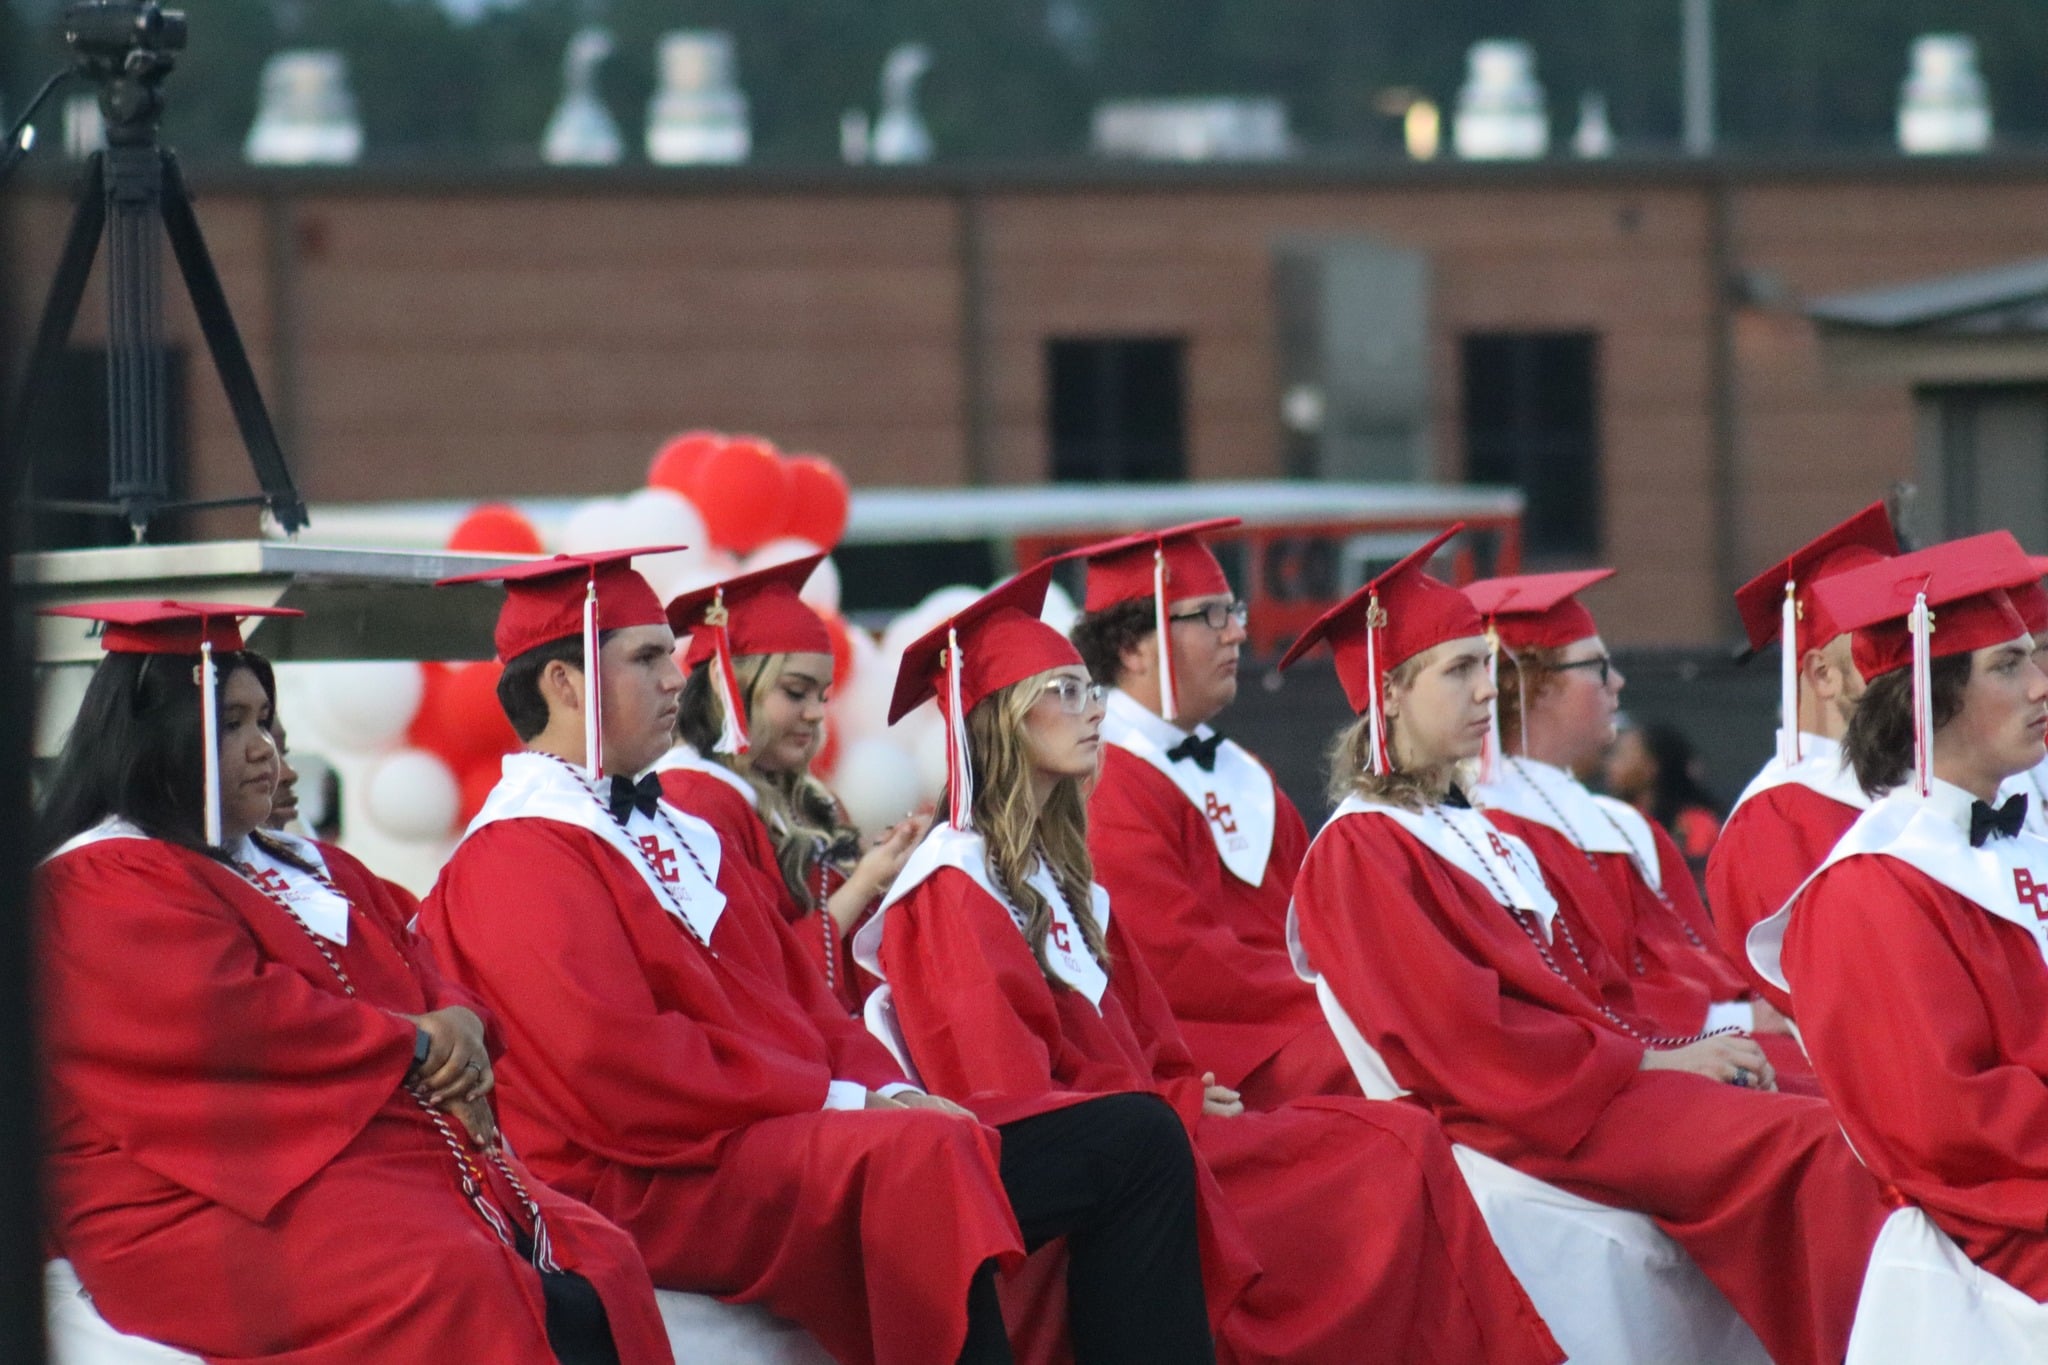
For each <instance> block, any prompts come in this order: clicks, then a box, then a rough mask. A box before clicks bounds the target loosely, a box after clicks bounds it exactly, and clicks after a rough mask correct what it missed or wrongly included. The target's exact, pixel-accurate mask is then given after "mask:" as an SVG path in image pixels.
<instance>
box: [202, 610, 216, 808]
mask: <svg viewBox="0 0 2048 1365" xmlns="http://www.w3.org/2000/svg"><path fill="white" fill-rule="evenodd" d="M199 631H200V641H199V747H200V749H201V750H202V751H203V752H204V758H203V760H202V761H201V763H200V769H201V771H202V772H204V773H205V783H204V785H205V799H206V813H205V816H204V819H205V822H206V842H207V843H208V844H211V845H212V846H213V847H215V848H219V847H220V841H221V815H220V714H219V690H218V684H217V683H216V682H215V680H214V676H213V641H211V640H208V639H206V638H205V634H206V621H205V619H204V618H201V620H200V622H199Z"/></svg>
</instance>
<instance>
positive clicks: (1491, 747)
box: [1479, 624, 1528, 785]
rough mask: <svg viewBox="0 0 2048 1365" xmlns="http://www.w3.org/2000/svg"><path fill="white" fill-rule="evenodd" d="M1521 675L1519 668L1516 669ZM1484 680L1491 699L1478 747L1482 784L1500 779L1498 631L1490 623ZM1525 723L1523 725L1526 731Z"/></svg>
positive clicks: (1487, 706)
mask: <svg viewBox="0 0 2048 1365" xmlns="http://www.w3.org/2000/svg"><path fill="white" fill-rule="evenodd" d="M1516 676H1517V678H1519V677H1520V676H1521V670H1519V669H1517V670H1516ZM1486 681H1487V685H1488V686H1490V687H1491V688H1492V689H1493V700H1492V701H1490V702H1488V703H1487V704H1486V742H1485V744H1483V745H1481V746H1480V749H1479V781H1480V783H1481V784H1482V785H1484V784H1486V783H1489V782H1498V781H1500V772H1501V752H1500V632H1499V631H1498V630H1495V629H1494V628H1493V626H1492V625H1491V624H1488V626H1487V627H1486ZM1527 728H1528V727H1527V723H1526V722H1525V723H1524V725H1523V729H1524V732H1525V733H1526V731H1527Z"/></svg>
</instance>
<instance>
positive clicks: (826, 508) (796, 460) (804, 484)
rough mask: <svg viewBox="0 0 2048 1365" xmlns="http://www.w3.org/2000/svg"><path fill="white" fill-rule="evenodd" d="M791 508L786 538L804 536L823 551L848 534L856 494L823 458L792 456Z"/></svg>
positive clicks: (831, 547) (785, 533) (834, 467)
mask: <svg viewBox="0 0 2048 1365" xmlns="http://www.w3.org/2000/svg"><path fill="white" fill-rule="evenodd" d="M788 464H789V485H790V509H789V525H788V526H786V527H784V528H783V532H782V534H784V535H786V536H800V537H802V538H803V539H805V540H808V541H809V542H811V544H813V545H815V546H817V547H818V548H819V549H821V550H830V549H833V548H834V547H836V546H837V545H838V544H839V538H840V537H841V536H843V535H845V534H846V507H847V502H848V500H849V499H850V498H851V496H852V493H851V492H850V490H849V489H848V487H847V483H846V475H844V474H842V473H840V472H839V466H838V465H836V464H834V463H832V462H831V461H830V460H828V459H826V458H825V457H824V456H823V455H792V456H790V457H789V460H788Z"/></svg>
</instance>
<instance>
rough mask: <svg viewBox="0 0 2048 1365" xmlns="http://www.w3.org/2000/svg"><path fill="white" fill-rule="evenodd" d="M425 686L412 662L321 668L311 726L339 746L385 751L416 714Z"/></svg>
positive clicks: (316, 676)
mask: <svg viewBox="0 0 2048 1365" xmlns="http://www.w3.org/2000/svg"><path fill="white" fill-rule="evenodd" d="M426 685H427V684H426V675H425V674H424V673H423V672H422V671H421V669H420V666H419V665H418V664H416V663H406V662H392V663H325V664H321V665H320V666H319V668H318V670H317V671H316V673H315V677H314V681H313V702H314V706H315V709H316V711H317V712H318V715H317V717H316V718H315V723H314V728H315V729H317V730H318V731H319V732H320V734H321V735H322V736H324V737H325V738H327V739H329V740H331V741H332V742H333V743H334V744H336V745H337V746H340V747H342V748H346V749H352V750H355V751H357V752H363V753H372V752H375V751H377V750H379V749H384V748H388V747H390V746H391V745H392V744H395V743H396V742H397V741H398V738H399V737H400V736H401V735H403V734H404V733H405V727H406V726H408V725H410V724H412V718H413V717H414V716H415V715H417V714H418V713H419V709H420V697H421V696H422V695H423V694H424V693H425V691H426ZM286 723H287V724H289V723H290V722H289V720H288V721H287V722H286Z"/></svg>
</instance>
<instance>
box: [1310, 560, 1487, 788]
mask: <svg viewBox="0 0 2048 1365" xmlns="http://www.w3.org/2000/svg"><path fill="white" fill-rule="evenodd" d="M1464 529H1465V523H1464V522H1462V521H1461V522H1459V523H1457V524H1456V525H1455V526H1452V527H1450V528H1449V529H1447V530H1445V531H1443V532H1441V533H1440V534H1438V535H1437V536H1436V537H1434V538H1433V539H1431V540H1430V541H1429V542H1428V543H1427V544H1425V545H1423V546H1422V547H1421V548H1420V549H1417V550H1416V551H1414V552H1413V553H1412V554H1409V555H1407V556H1406V557H1404V558H1403V559H1402V560H1401V561H1400V562H1399V563H1397V564H1395V565H1394V566H1393V567H1392V568H1390V569H1388V570H1387V571H1386V572H1385V573H1383V574H1381V575H1380V576H1379V577H1377V578H1375V579H1373V580H1372V581H1371V582H1370V583H1367V584H1366V585H1365V586H1364V587H1362V588H1360V589H1359V590H1358V591H1357V592H1354V593H1352V594H1351V595H1350V596H1349V597H1347V598H1345V599H1344V600H1343V601H1342V602H1339V603H1338V604H1337V605H1336V606H1334V607H1332V608H1330V609H1329V610H1328V611H1326V612H1324V613H1323V614H1322V615H1321V616H1319V617H1317V618H1316V619H1315V621H1314V622H1313V623H1311V624H1310V626H1309V628H1308V629H1307V630H1305V631H1303V632H1302V633H1301V638H1300V639H1298V640H1296V641H1295V642H1294V644H1293V645H1292V646H1291V647H1290V648H1289V649H1288V651H1287V653H1286V654H1285V655H1284V656H1282V657H1281V660H1280V667H1281V668H1283V669H1285V668H1288V667H1290V666H1291V665H1292V664H1293V663H1294V661H1295V660H1297V659H1299V658H1301V657H1302V656H1303V655H1305V654H1307V653H1308V652H1309V650H1311V649H1313V648H1314V647H1315V646H1316V645H1317V644H1318V643H1320V642H1323V641H1328V642H1329V646H1330V653H1331V655H1332V656H1333V657H1334V658H1335V660H1336V663H1337V680H1338V681H1339V682H1340V683H1342V684H1343V685H1344V696H1345V698H1346V699H1347V700H1349V701H1350V703H1351V709H1352V710H1353V711H1356V712H1358V713H1360V714H1361V715H1365V716H1368V717H1370V718H1371V721H1372V771H1373V772H1375V773H1386V772H1389V771H1391V769H1392V761H1391V760H1390V758H1389V757H1388V754H1387V723H1386V717H1385V715H1383V714H1382V712H1381V710H1380V702H1381V699H1382V697H1383V696H1384V695H1385V693H1386V686H1387V675H1388V674H1389V673H1391V672H1393V670H1394V669H1396V668H1398V667H1400V666H1401V665H1402V664H1403V663H1406V662H1407V661H1408V660H1409V659H1412V658H1414V657H1415V656H1416V655H1418V654H1420V653H1422V652H1423V651H1424V650H1426V649H1431V648H1434V647H1435V646H1437V645H1440V644H1442V643H1443V642H1444V641H1446V640H1458V639H1463V638H1464V637H1465V636H1468V635H1478V634H1480V633H1481V629H1482V627H1481V623H1480V620H1479V611H1478V609H1477V608H1476V607H1474V606H1473V605H1472V600H1471V599H1470V598H1468V597H1467V596H1465V594H1464V593H1462V592H1459V591H1458V590H1457V589H1456V588H1454V587H1452V586H1451V585H1450V584H1448V583H1445V582H1442V581H1441V580H1439V579H1435V578H1432V577H1430V576H1429V574H1427V573H1425V572H1424V571H1423V566H1424V565H1425V564H1427V563H1429V561H1430V558H1431V557H1432V556H1434V555H1435V554H1436V552H1437V551H1438V550H1439V549H1441V548H1443V545H1444V543H1445V542H1446V541H1448V540H1449V539H1450V538H1451V537H1452V536H1455V535H1457V534H1458V532H1460V531H1462V530H1464Z"/></svg>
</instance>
